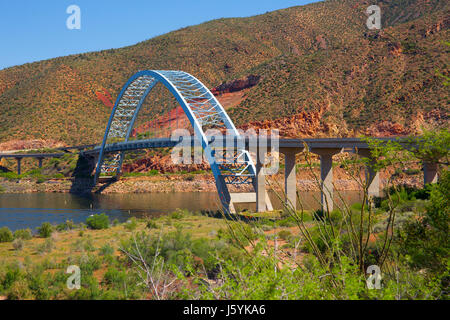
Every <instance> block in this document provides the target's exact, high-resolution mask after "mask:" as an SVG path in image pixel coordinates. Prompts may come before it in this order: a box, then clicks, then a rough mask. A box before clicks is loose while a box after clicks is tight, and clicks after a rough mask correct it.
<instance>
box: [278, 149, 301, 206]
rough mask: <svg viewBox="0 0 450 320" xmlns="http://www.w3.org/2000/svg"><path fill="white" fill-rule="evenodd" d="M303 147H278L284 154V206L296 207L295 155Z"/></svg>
mask: <svg viewBox="0 0 450 320" xmlns="http://www.w3.org/2000/svg"><path fill="white" fill-rule="evenodd" d="M302 151H303V148H280V152H281V153H282V154H284V193H285V197H286V198H285V202H286V206H290V207H292V209H294V210H296V209H297V176H296V167H295V156H296V155H297V154H298V153H300V152H302Z"/></svg>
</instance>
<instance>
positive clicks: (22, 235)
mask: <svg viewBox="0 0 450 320" xmlns="http://www.w3.org/2000/svg"><path fill="white" fill-rule="evenodd" d="M31 238H33V234H32V233H31V230H30V229H18V230H16V231H14V239H22V240H30V239H31Z"/></svg>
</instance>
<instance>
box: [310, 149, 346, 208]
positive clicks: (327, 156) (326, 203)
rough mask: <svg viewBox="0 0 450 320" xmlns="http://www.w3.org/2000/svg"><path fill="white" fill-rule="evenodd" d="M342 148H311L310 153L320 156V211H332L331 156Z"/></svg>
mask: <svg viewBox="0 0 450 320" xmlns="http://www.w3.org/2000/svg"><path fill="white" fill-rule="evenodd" d="M341 151H342V148H312V149H311V152H312V153H315V154H318V155H319V156H320V180H321V189H322V190H321V203H322V210H324V211H326V210H327V211H329V212H331V211H333V194H334V187H333V156H334V155H335V154H337V153H340V152H341Z"/></svg>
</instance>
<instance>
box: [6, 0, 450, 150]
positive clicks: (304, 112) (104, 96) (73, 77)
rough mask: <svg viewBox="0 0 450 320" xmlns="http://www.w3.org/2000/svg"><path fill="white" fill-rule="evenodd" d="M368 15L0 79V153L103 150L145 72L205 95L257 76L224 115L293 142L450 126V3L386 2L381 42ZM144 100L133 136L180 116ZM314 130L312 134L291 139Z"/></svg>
mask: <svg viewBox="0 0 450 320" xmlns="http://www.w3.org/2000/svg"><path fill="white" fill-rule="evenodd" d="M370 4H372V2H369V1H355V0H353V1H350V0H335V1H324V2H319V3H314V4H310V5H306V6H299V7H292V8H288V9H283V10H278V11H274V12H270V13H266V14H263V15H258V16H254V17H249V18H232V19H218V20H214V21H210V22H207V23H203V24H201V25H197V26H192V27H187V28H183V29H180V30H177V31H174V32H170V33H168V34H165V35H162V36H158V37H155V38H153V39H150V40H147V41H143V42H141V43H138V44H136V45H133V46H130V47H125V48H121V49H111V50H104V51H100V52H92V53H86V54H78V55H71V56H67V57H60V58H56V59H50V60H46V61H40V62H35V63H31V64H25V65H21V66H16V67H12V68H8V69H4V70H1V71H0V113H1V115H2V116H1V117H0V142H5V141H9V140H12V139H21V140H25V139H49V140H50V139H51V140H56V141H61V142H64V143H66V144H80V143H95V142H99V141H100V140H101V138H102V136H103V131H104V129H105V126H106V122H107V119H108V117H109V114H110V111H111V103H110V102H111V100H112V102H114V99H115V97H116V96H117V94H118V92H119V91H120V89H121V87H122V85H123V84H124V83H125V82H126V80H127V78H128V77H130V76H131V75H132V74H134V73H135V72H136V71H138V70H144V69H178V70H184V71H186V72H189V73H191V74H193V75H195V76H196V77H197V78H199V79H200V80H201V81H202V82H204V83H205V84H206V85H207V86H208V87H210V88H214V87H218V86H219V85H221V84H222V83H224V82H229V81H232V80H235V79H242V78H244V77H247V76H249V75H255V76H259V77H260V80H259V82H258V84H256V85H254V86H252V87H251V88H248V89H245V90H246V91H245V94H244V95H242V97H241V98H240V100H239V103H238V104H236V101H234V103H233V105H230V106H226V107H229V108H228V110H229V113H230V116H231V117H232V119H233V120H234V121H235V122H236V124H238V125H241V126H245V125H246V124H248V123H249V122H253V123H254V124H255V126H257V125H258V124H261V125H264V123H263V122H264V121H268V120H273V119H281V120H278V121H279V124H281V125H283V123H285V122H286V123H289V124H290V125H291V126H293V129H292V130H290V131H289V135H294V136H305V135H308V136H314V135H319V134H322V135H327V136H351V135H356V134H359V133H368V134H371V135H380V134H404V133H416V132H418V131H419V130H420V128H421V127H422V126H425V127H432V128H434V127H437V126H448V102H449V101H448V87H446V86H444V84H443V80H442V78H441V77H440V76H439V75H438V74H437V71H436V70H439V72H440V73H441V74H444V75H448V53H449V52H448V51H449V47H448V46H445V43H444V42H445V41H448V38H449V37H448V34H449V32H448V29H449V20H450V19H449V16H450V15H449V5H448V2H447V1H439V0H385V1H380V2H379V5H380V6H381V7H382V17H383V21H382V24H383V29H382V30H381V31H369V30H368V29H367V27H366V19H367V16H366V14H365V11H366V8H367V7H368V6H369V5H370ZM147 100H149V101H148V106H146V108H145V109H144V110H143V113H142V117H141V119H140V122H139V123H138V124H137V125H138V126H139V125H142V124H143V123H144V122H145V121H149V120H150V119H151V118H153V117H155V116H156V115H161V114H163V113H164V112H165V111H166V110H167V108H169V106H170V105H171V104H172V105H173V104H174V101H173V99H171V98H170V97H169V96H168V95H167V94H163V90H162V88H156V89H155V92H154V93H152V96H151V98H149V99H147ZM299 115H301V116H299ZM292 118H293V119H298V121H291V122H289V119H292ZM311 118H314V119H316V121H315V122H314V121H313V122H312V125H309V124H308V128H309V131H305V130H303V131H302V130H297V129H296V128H297V127H296V126H298V125H300V126H301V123H300V122H301V121H303V120H301V119H306V120H305V121H308V119H311ZM283 119H286V121H285V120H283ZM283 121H285V122H283ZM297 122H299V123H300V124H298V123H297ZM305 123H309V122H305Z"/></svg>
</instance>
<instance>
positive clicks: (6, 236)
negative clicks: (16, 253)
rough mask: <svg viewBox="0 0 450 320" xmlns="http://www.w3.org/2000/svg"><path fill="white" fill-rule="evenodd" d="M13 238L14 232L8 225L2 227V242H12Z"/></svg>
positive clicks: (0, 229)
mask: <svg viewBox="0 0 450 320" xmlns="http://www.w3.org/2000/svg"><path fill="white" fill-rule="evenodd" d="M13 239H14V237H13V234H12V232H11V230H9V228H8V227H2V228H0V242H11V241H13Z"/></svg>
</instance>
